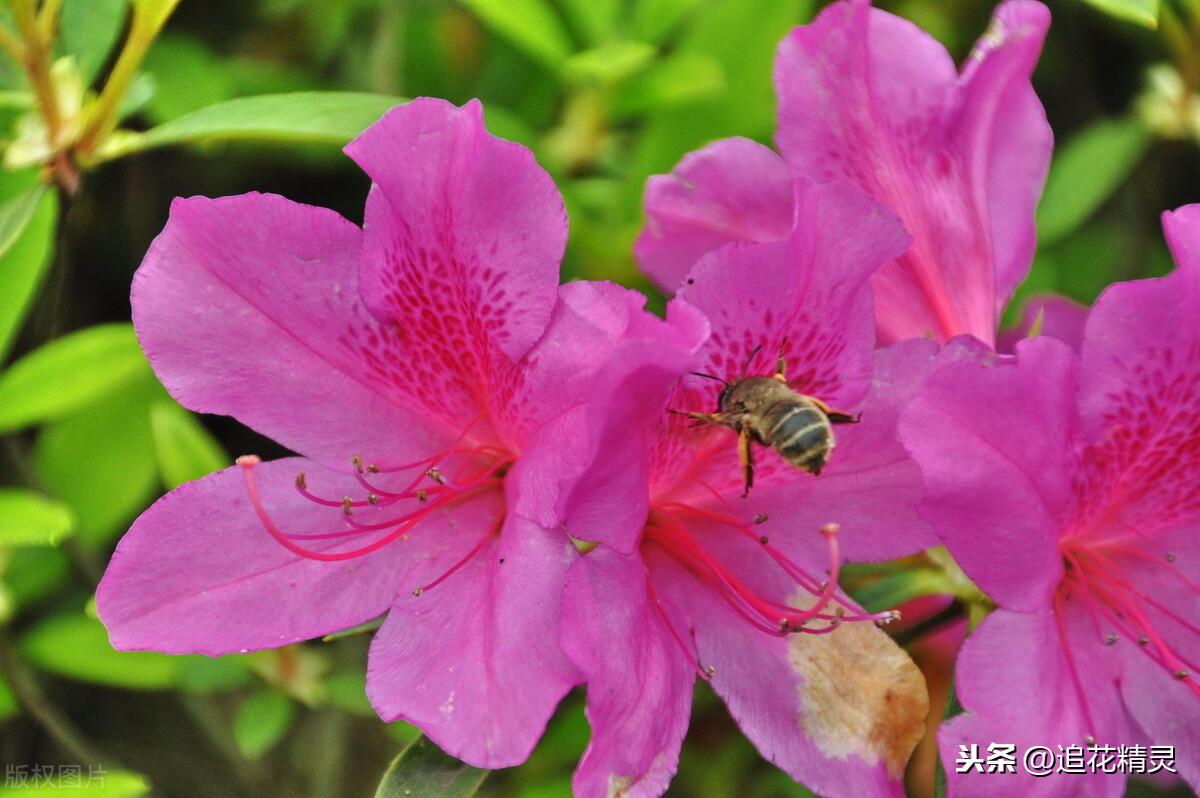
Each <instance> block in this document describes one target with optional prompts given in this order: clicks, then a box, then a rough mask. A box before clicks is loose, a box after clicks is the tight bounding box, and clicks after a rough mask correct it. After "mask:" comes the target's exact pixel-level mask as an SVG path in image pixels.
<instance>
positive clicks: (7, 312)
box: [0, 186, 58, 360]
mask: <svg viewBox="0 0 1200 798" xmlns="http://www.w3.org/2000/svg"><path fill="white" fill-rule="evenodd" d="M31 195H39V196H40V199H38V200H37V201H36V203H35V205H34V207H33V209H32V211H31V213H30V214H29V216H28V217H26V218H25V219H24V222H23V223H22V222H21V219H20V218H14V217H11V216H8V217H6V216H5V209H7V208H10V207H12V206H11V202H17V203H22V202H23V198H24V197H28V196H31ZM18 214H19V215H23V214H24V210H23V209H21V210H20V211H18ZM57 221H58V195H57V194H55V193H54V192H53V191H46V190H45V187H44V186H37V187H35V188H33V189H30V190H29V191H28V192H26V193H25V194H24V195H22V197H18V198H17V199H16V200H13V201H10V203H9V204H5V205H4V206H0V297H4V301H3V302H0V360H2V359H3V358H4V357H5V356H6V355H7V354H8V350H9V348H10V347H11V346H12V342H13V340H14V339H15V338H16V337H17V333H18V332H19V331H20V329H21V324H22V323H23V322H24V320H25V315H26V314H27V313H28V312H29V308H30V307H31V306H32V304H33V298H34V296H35V295H36V294H37V290H38V287H39V286H40V285H41V282H42V278H43V277H44V276H45V274H46V270H47V268H48V267H49V266H50V263H51V262H52V258H51V257H50V256H51V254H52V251H53V250H52V245H53V242H54V229H55V225H56V223H57ZM18 227H19V228H20V229H17V228H18ZM14 230H15V235H12V237H11V239H9V237H8V236H6V235H4V233H5V232H9V233H11V232H12V231H14ZM6 241H7V244H6V243H5V242H6Z"/></svg>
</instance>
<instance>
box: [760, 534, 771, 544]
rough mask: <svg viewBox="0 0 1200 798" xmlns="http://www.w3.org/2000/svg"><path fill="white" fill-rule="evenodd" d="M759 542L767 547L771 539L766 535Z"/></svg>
mask: <svg viewBox="0 0 1200 798" xmlns="http://www.w3.org/2000/svg"><path fill="white" fill-rule="evenodd" d="M758 542H759V543H761V544H763V545H764V546H765V545H767V544H768V543H770V542H771V539H770V538H769V537H767V536H766V535H763V536H762V537H760V538H759V539H758Z"/></svg>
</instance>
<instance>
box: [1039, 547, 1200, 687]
mask: <svg viewBox="0 0 1200 798" xmlns="http://www.w3.org/2000/svg"><path fill="white" fill-rule="evenodd" d="M1078 540H1079V538H1074V539H1072V540H1070V541H1069V542H1067V543H1066V544H1065V545H1063V546H1062V547H1061V548H1062V555H1063V559H1064V560H1065V561H1066V563H1067V575H1066V577H1065V578H1064V580H1063V588H1061V589H1060V591H1059V593H1060V595H1056V597H1055V602H1056V603H1055V612H1056V614H1061V610H1062V605H1063V603H1064V602H1065V600H1066V597H1067V596H1069V595H1070V592H1071V588H1072V586H1075V585H1077V586H1078V587H1079V588H1081V591H1080V595H1081V598H1082V599H1083V600H1084V601H1085V602H1086V606H1087V607H1088V609H1089V611H1090V612H1091V613H1092V615H1093V617H1095V616H1097V615H1099V616H1102V617H1103V618H1104V619H1105V620H1107V621H1108V622H1109V623H1110V624H1112V627H1113V628H1114V629H1115V630H1116V632H1119V633H1120V634H1121V635H1123V636H1125V637H1127V638H1130V639H1131V640H1133V641H1135V642H1136V643H1138V647H1139V648H1140V649H1141V650H1142V652H1143V653H1144V654H1145V655H1146V656H1147V657H1148V658H1149V659H1150V660H1151V661H1152V662H1154V663H1155V664H1156V665H1158V666H1159V667H1161V668H1163V669H1164V670H1167V671H1168V672H1170V673H1171V674H1172V675H1173V676H1175V677H1176V678H1180V679H1182V680H1183V681H1185V682H1186V683H1187V685H1188V688H1189V689H1190V690H1191V691H1192V693H1193V694H1194V695H1196V696H1200V684H1197V683H1196V679H1195V678H1193V677H1192V674H1193V672H1195V671H1196V670H1197V666H1196V665H1195V664H1194V663H1192V662H1190V661H1189V660H1188V659H1187V658H1185V657H1184V656H1183V655H1182V654H1181V653H1180V652H1179V651H1177V650H1176V649H1175V648H1174V647H1173V646H1172V645H1171V644H1170V643H1169V642H1168V641H1167V640H1166V638H1164V636H1163V635H1162V634H1161V633H1160V631H1159V629H1158V628H1157V627H1156V625H1155V623H1154V622H1153V620H1151V618H1150V617H1149V615H1148V614H1147V612H1146V609H1145V608H1146V607H1152V608H1154V609H1155V610H1157V611H1158V612H1160V613H1162V614H1163V615H1165V616H1166V617H1167V618H1169V619H1170V620H1171V621H1174V622H1175V623H1177V624H1179V626H1180V627H1182V628H1183V629H1185V630H1186V631H1187V632H1189V633H1191V634H1193V635H1197V634H1200V627H1197V626H1196V625H1195V624H1193V623H1190V622H1189V621H1187V620H1186V619H1184V618H1183V617H1181V616H1180V615H1179V614H1178V613H1176V612H1175V611H1174V610H1172V609H1171V608H1170V607H1168V606H1166V605H1165V604H1163V603H1162V602H1161V601H1159V600H1158V599H1157V598H1156V597H1154V596H1152V595H1148V594H1146V593H1144V592H1142V591H1141V590H1139V589H1138V588H1137V587H1135V586H1134V584H1133V583H1132V582H1131V581H1130V580H1129V578H1128V576H1127V575H1126V574H1125V572H1124V570H1123V569H1122V568H1121V567H1120V565H1119V564H1118V563H1117V562H1116V561H1115V560H1113V559H1112V558H1111V557H1109V556H1107V553H1108V552H1112V553H1116V554H1119V555H1122V556H1126V555H1132V556H1135V557H1137V558H1138V559H1142V560H1146V561H1149V562H1151V563H1152V564H1153V565H1155V566H1156V567H1157V568H1166V569H1167V570H1168V571H1170V572H1172V573H1176V574H1177V575H1178V576H1179V578H1180V579H1181V580H1182V581H1183V583H1184V584H1185V585H1186V586H1187V587H1188V589H1189V590H1190V591H1192V592H1193V593H1195V592H1196V588H1195V585H1193V584H1192V583H1191V582H1190V581H1188V580H1187V578H1186V577H1184V576H1183V575H1182V574H1178V571H1177V570H1176V569H1174V568H1171V567H1170V565H1168V564H1167V563H1166V562H1161V561H1159V560H1157V559H1155V558H1153V557H1150V556H1149V555H1146V554H1145V553H1144V552H1142V551H1140V550H1137V549H1131V548H1130V547H1128V546H1124V545H1120V544H1119V543H1118V544H1113V543H1112V542H1110V541H1103V542H1101V543H1099V544H1097V543H1096V542H1092V543H1091V544H1090V545H1088V544H1084V545H1080V544H1079V543H1077V542H1076V541H1078ZM1060 623H1061V621H1060ZM1097 631H1099V629H1097ZM1063 644H1064V646H1065V645H1066V644H1067V641H1066V638H1065V634H1064V639H1063ZM1067 656H1068V660H1070V650H1069V649H1068V650H1067ZM1081 700H1082V698H1081Z"/></svg>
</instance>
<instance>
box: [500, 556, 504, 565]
mask: <svg viewBox="0 0 1200 798" xmlns="http://www.w3.org/2000/svg"><path fill="white" fill-rule="evenodd" d="M500 564H501V565H504V558H503V557H501V558H500Z"/></svg>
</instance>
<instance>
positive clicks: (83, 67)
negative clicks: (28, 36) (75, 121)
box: [57, 0, 129, 86]
mask: <svg viewBox="0 0 1200 798" xmlns="http://www.w3.org/2000/svg"><path fill="white" fill-rule="evenodd" d="M128 6H129V3H128V2H127V0H64V2H63V6H62V11H61V14H60V16H59V23H58V28H59V35H58V47H57V51H58V54H59V55H73V56H75V63H76V64H77V65H78V67H79V72H80V74H81V75H82V76H83V82H84V85H87V86H90V85H91V84H92V81H94V80H95V79H96V76H97V75H98V74H99V73H100V69H101V68H102V67H103V66H104V64H105V63H106V62H107V61H108V56H109V53H111V52H112V48H113V45H115V44H116V43H117V38H118V37H119V36H120V35H121V29H122V28H123V27H124V25H125V11H126V9H127V8H128Z"/></svg>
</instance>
